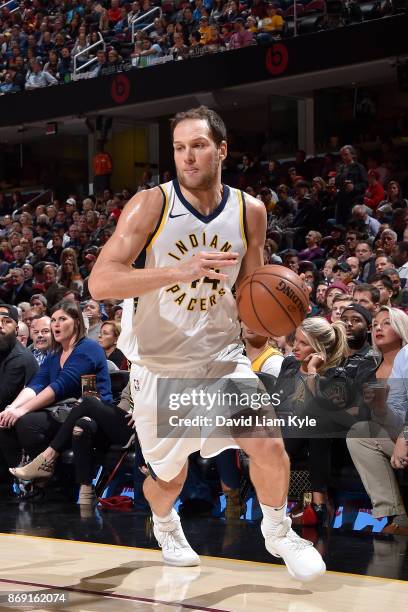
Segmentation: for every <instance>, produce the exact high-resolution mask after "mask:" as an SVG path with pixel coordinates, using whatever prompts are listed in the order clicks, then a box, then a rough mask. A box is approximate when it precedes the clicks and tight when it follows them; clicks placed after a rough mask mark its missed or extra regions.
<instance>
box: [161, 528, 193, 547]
mask: <svg viewBox="0 0 408 612" xmlns="http://www.w3.org/2000/svg"><path fill="white" fill-rule="evenodd" d="M162 534H163V537H162V541H161V544H160V546H161V548H165V549H166V550H174V551H176V550H179V549H180V548H187V547H188V546H189V545H188V542H187V540H186V539H185V538H184V536H183V534H181V533H180V531H179V528H178V527H176V528H175V529H173V530H172V531H162Z"/></svg>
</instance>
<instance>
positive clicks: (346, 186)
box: [344, 181, 354, 193]
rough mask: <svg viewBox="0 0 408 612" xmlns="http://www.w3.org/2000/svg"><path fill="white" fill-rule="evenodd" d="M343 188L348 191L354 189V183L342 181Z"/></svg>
mask: <svg viewBox="0 0 408 612" xmlns="http://www.w3.org/2000/svg"><path fill="white" fill-rule="evenodd" d="M344 189H345V191H347V192H348V193H351V192H352V191H354V184H353V183H352V182H351V181H344Z"/></svg>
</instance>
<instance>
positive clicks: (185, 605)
mask: <svg viewBox="0 0 408 612" xmlns="http://www.w3.org/2000/svg"><path fill="white" fill-rule="evenodd" d="M201 559H202V565H201V567H200V568H174V567H166V566H163V564H162V561H161V555H160V552H159V551H155V550H149V549H144V548H133V547H126V546H115V545H109V544H98V543H92V542H78V541H72V540H61V539H53V538H48V537H36V536H31V535H21V534H5V533H2V534H0V568H1V569H0V610H47V611H48V610H67V611H68V610H73V611H81V612H88V611H89V612H92V611H99V610H101V611H102V610H103V611H105V610H106V611H110V612H116V610H117V611H118V612H119V611H120V612H127V611H128V610H143V611H155V612H158V611H160V612H161V611H163V612H167V611H169V612H170V611H175V610H178V611H180V612H182V611H184V610H203V611H211V612H212V611H226V610H228V611H231V612H238V611H241V610H245V611H248V612H258V611H266V610H268V611H269V610H274V611H281V610H285V611H288V612H323V611H330V612H337V611H341V612H345V611H346V612H354V611H356V612H357V611H358V612H365V611H367V612H377V611H378V612H380V611H381V612H383V611H384V610H386V609H387V608H389V609H390V608H392V611H393V612H399V611H401V612H402V610H407V609H408V582H405V581H401V580H395V579H391V578H376V577H370V576H359V575H356V574H346V573H341V572H334V571H330V572H328V573H327V574H326V575H325V576H324V577H321V578H319V579H318V580H316V581H315V582H313V583H308V584H305V585H302V584H301V583H299V582H296V581H294V580H292V579H291V578H290V577H289V575H288V574H287V572H286V570H285V568H284V567H283V566H281V565H273V564H269V563H259V562H252V561H239V560H234V559H226V558H216V557H209V556H202V558H201ZM16 595H19V597H20V599H19V598H18V597H17V598H16ZM35 596H37V598H36V600H35V601H36V603H29V602H30V598H31V601H32V602H33V601H34V598H35ZM16 599H17V602H16ZM23 602H25V603H23Z"/></svg>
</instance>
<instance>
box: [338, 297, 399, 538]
mask: <svg viewBox="0 0 408 612" xmlns="http://www.w3.org/2000/svg"><path fill="white" fill-rule="evenodd" d="M372 329H373V331H372V338H373V346H374V348H375V349H377V351H378V352H379V354H380V356H381V362H380V364H379V366H378V368H377V370H376V373H375V376H376V384H373V385H367V387H368V388H367V389H366V390H365V396H364V399H365V401H366V404H367V405H368V407H369V408H370V411H371V415H372V421H371V422H367V421H365V422H360V423H356V424H355V425H354V427H353V428H352V429H351V430H350V432H349V434H348V437H347V446H348V449H349V451H350V455H351V457H352V459H353V462H354V465H355V466H356V468H357V471H358V473H359V474H360V477H361V480H362V481H363V484H364V487H365V490H366V491H367V493H368V495H369V497H370V499H371V503H372V505H373V516H374V517H376V518H379V517H383V516H386V517H387V519H388V523H387V525H386V526H385V527H384V528H383V530H382V533H390V534H394V535H408V516H407V510H406V508H405V506H404V502H403V500H402V496H401V493H400V489H399V486H398V482H397V479H396V477H395V473H394V470H393V468H399V469H401V468H406V465H407V462H406V459H405V457H402V460H401V459H400V458H399V457H400V455H399V453H398V452H396V444H395V441H396V440H397V444H398V443H399V442H400V440H401V444H402V446H403V447H404V448H405V444H406V442H405V444H404V439H403V438H404V436H401V434H400V431H405V428H404V420H403V417H402V415H401V414H398V411H397V410H396V408H397V406H398V403H399V402H398V401H397V402H395V400H396V399H398V396H399V400H400V401H401V399H402V403H405V406H401V407H402V408H403V409H405V410H406V402H407V397H406V394H404V392H403V389H404V380H403V379H402V378H401V377H400V376H401V373H400V372H399V370H398V362H402V363H404V362H406V350H407V349H406V347H407V345H408V316H407V315H406V314H405V313H404V312H403V311H402V310H399V309H398V308H389V307H388V306H382V307H381V308H380V310H379V311H378V312H377V314H376V315H375V317H374V320H373V326H372ZM403 347H405V348H404V349H403ZM401 349H403V350H401ZM394 362H395V364H394ZM401 383H402V385H401ZM370 387H371V388H370ZM401 387H402V388H401ZM387 393H388V397H387ZM386 397H387V400H386ZM386 401H387V403H388V407H389V408H388V409H387V406H386V403H385V402H386ZM394 404H395V406H394ZM398 407H399V406H398ZM399 434H400V435H399ZM402 454H403V453H401V455H402ZM390 459H391V461H390Z"/></svg>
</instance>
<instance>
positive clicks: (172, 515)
mask: <svg viewBox="0 0 408 612" xmlns="http://www.w3.org/2000/svg"><path fill="white" fill-rule="evenodd" d="M152 514H153V520H154V522H155V523H170V522H172V521H178V520H179V518H180V517H179V515H178V514H177V512H176V511H175V509H174V508H172V509H171V512H169V514H166V516H157V514H155V513H154V512H153V510H152Z"/></svg>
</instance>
